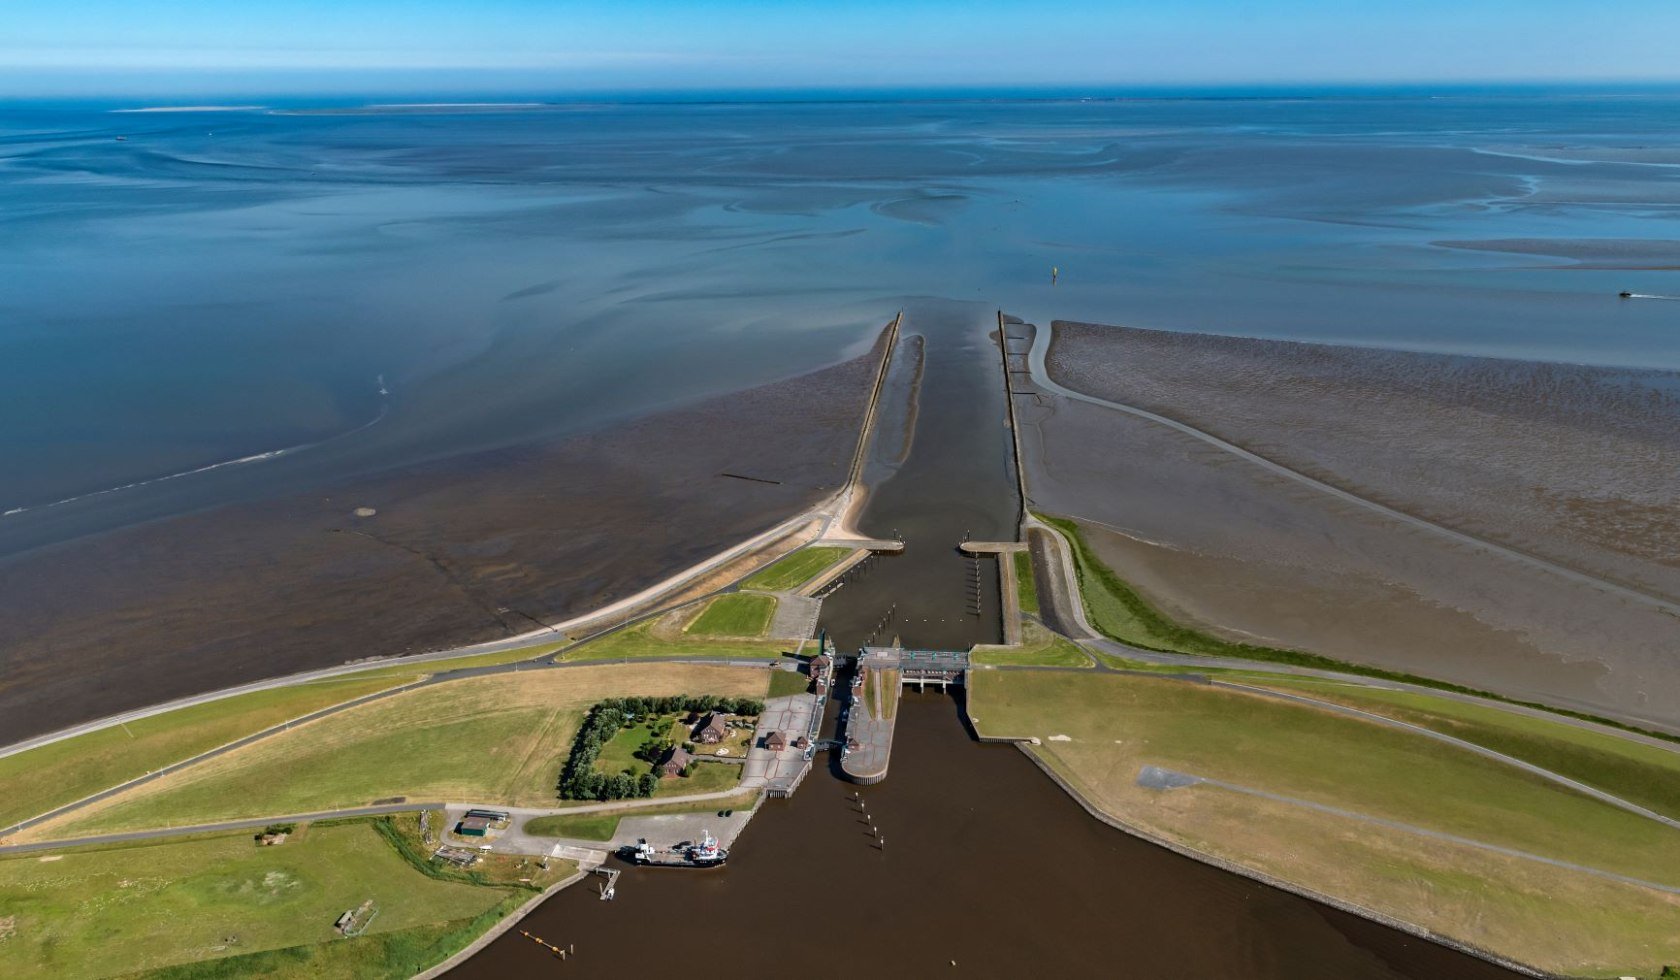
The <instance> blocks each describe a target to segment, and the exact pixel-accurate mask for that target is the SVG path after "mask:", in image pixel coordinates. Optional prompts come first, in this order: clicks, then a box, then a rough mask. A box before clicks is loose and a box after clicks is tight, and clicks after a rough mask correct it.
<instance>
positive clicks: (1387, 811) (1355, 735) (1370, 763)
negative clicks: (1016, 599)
mask: <svg viewBox="0 0 1680 980" xmlns="http://www.w3.org/2000/svg"><path fill="white" fill-rule="evenodd" d="M974 684H975V691H974V692H972V693H971V697H972V698H973V700H974V701H975V702H976V706H975V708H974V713H975V714H976V715H978V716H980V717H982V718H984V719H985V724H984V729H985V731H986V733H987V734H1009V735H1015V734H1025V735H1036V736H1039V737H1041V738H1046V739H1047V738H1048V736H1050V735H1053V734H1066V735H1069V736H1071V737H1072V738H1073V741H1071V742H1050V741H1045V743H1044V746H1043V748H1044V751H1045V752H1046V753H1047V754H1049V755H1051V756H1054V757H1056V758H1058V759H1061V760H1063V761H1065V762H1066V763H1067V764H1069V765H1072V766H1074V767H1076V768H1079V769H1081V770H1082V771H1088V772H1100V773H1102V776H1101V779H1100V783H1101V784H1102V785H1103V786H1105V787H1107V788H1108V789H1110V790H1115V791H1118V790H1123V789H1126V788H1129V787H1130V786H1131V785H1132V782H1133V781H1134V780H1135V778H1136V776H1137V772H1138V769H1139V768H1140V767H1141V766H1142V765H1144V764H1153V765H1159V766H1163V767H1166V768H1168V769H1176V770H1181V771H1184V772H1189V773H1193V774H1195V775H1198V776H1207V777H1212V778H1216V779H1222V780H1226V781H1229V782H1233V783H1238V784H1241V785H1243V786H1249V787H1253V788H1256V789H1262V790H1267V791H1270V792H1275V793H1282V794H1285V795H1288V796H1292V797H1299V798H1303V799H1308V800H1313V801H1316V802H1320V803H1325V804H1329V805H1332V806H1338V807H1343V808H1346V809H1349V810H1354V811H1357V812H1359V813H1363V814H1369V815H1373V816H1382V817H1387V818H1389V819H1393V820H1399V821H1403V822H1405V823H1409V824H1414V825H1417V826H1420V827H1427V828H1431V829H1434V830H1440V831H1445V832H1447V833H1453V834H1459V835H1462V836H1465V837H1470V838H1473V839H1475V840H1479V841H1484V842H1487V843H1493V844H1500V845H1503V846H1506V847H1513V848H1518V849H1521V850H1525V851H1529V852H1532V853H1536V854H1542V855H1546V856H1548V857H1554V858H1559V859H1562V860H1566V861H1574V862H1579V863H1581V864H1585V865H1589V866H1592V867H1596V868H1602V869H1605V870H1610V871H1615V872H1619V873H1622V874H1627V875H1632V876H1634V877H1643V878H1648V879H1650V878H1654V879H1655V880H1659V881H1662V882H1663V883H1665V884H1674V885H1680V831H1675V830H1673V829H1671V828H1668V827H1664V826H1662V825H1660V824H1657V823H1655V822H1653V821H1650V820H1646V819H1643V818H1641V817H1637V816H1635V815H1633V814H1630V813H1626V812H1625V811H1622V810H1618V809H1616V808H1614V807H1611V806H1609V805H1607V804H1603V803H1599V802H1597V801H1595V800H1592V799H1589V798H1587V797H1584V796H1580V795H1578V794H1576V793H1573V792H1570V791H1567V790H1564V789H1562V788H1560V787H1557V786H1555V785H1553V784H1551V783H1548V782H1545V781H1543V780H1541V779H1539V778H1538V777H1534V776H1530V775H1528V774H1526V773H1523V772H1521V771H1519V770H1516V769H1513V768H1512V767H1510V766H1506V765H1504V764H1502V763H1499V762H1495V761H1493V760H1491V759H1484V758H1482V757H1480V756H1476V755H1473V754H1471V753H1468V752H1465V751H1464V750H1462V749H1456V748H1453V747H1452V746H1450V745H1444V744H1442V743H1439V742H1435V741H1432V740H1430V739H1427V738H1425V737H1423V736H1421V735H1416V734H1411V733H1407V732H1404V731H1400V730H1397V729H1391V728H1386V727H1384V726H1381V725H1377V724H1375V723H1370V722H1362V721H1359V720H1358V719H1354V718H1348V717H1346V716H1343V715H1337V714H1333V713H1330V712H1326V711H1318V710H1314V709H1311V708H1306V707H1299V706H1295V705H1290V704H1287V703H1284V702H1278V701H1272V700H1270V699H1267V698H1264V697H1262V696H1258V695H1246V694H1241V693H1238V692H1232V691H1226V690H1221V689H1217V688H1209V687H1207V686H1204V685H1199V684H1195V683H1189V682H1185V681H1174V680H1168V679H1165V678H1154V677H1135V676H1129V675H1116V674H1099V675H1095V676H1093V675H1088V674H1083V673H1053V672H1046V673H1025V672H1008V673H1005V672H1002V671H984V672H979V673H977V674H976V675H975V678H974ZM1116 739H1119V740H1120V742H1121V744H1118V745H1117V744H1115V740H1116Z"/></svg>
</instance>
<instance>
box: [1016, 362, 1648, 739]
mask: <svg viewBox="0 0 1680 980" xmlns="http://www.w3.org/2000/svg"><path fill="white" fill-rule="evenodd" d="M1054 351H1055V349H1054V348H1053V352H1054ZM1063 351H1064V352H1065V351H1066V348H1064V349H1063ZM1066 356H1067V355H1066V354H1065V353H1064V354H1063V357H1064V358H1066ZM1081 356H1082V358H1083V359H1084V360H1083V361H1082V363H1081V364H1080V366H1079V372H1080V373H1079V376H1080V377H1089V376H1090V375H1092V374H1094V373H1095V372H1097V371H1100V370H1102V368H1101V365H1099V364H1096V363H1095V358H1096V357H1099V356H1101V357H1106V356H1109V355H1108V352H1107V351H1105V350H1101V349H1100V348H1098V347H1097V345H1096V344H1092V345H1089V346H1086V347H1083V348H1081ZM1124 363H1125V364H1126V366H1127V367H1131V366H1132V365H1133V364H1134V362H1133V361H1132V360H1131V359H1130V358H1129V357H1128V358H1127V359H1126V360H1125V361H1124ZM1064 366H1065V364H1064ZM1180 372H1181V373H1182V374H1189V373H1190V370H1189V369H1188V368H1181V369H1180ZM1055 373H1056V376H1057V377H1058V379H1061V378H1066V377H1068V374H1069V373H1072V372H1066V371H1064V370H1062V368H1060V367H1058V368H1057V369H1056V371H1055ZM1069 380H1071V379H1069ZM1064 383H1065V382H1064ZM1017 387H1022V386H1021V385H1017ZM1192 390H1193V391H1194V392H1195V394H1196V395H1197V396H1198V397H1199V400H1198V402H1197V409H1198V411H1199V412H1200V413H1201V414H1203V415H1207V414H1210V413H1211V412H1212V408H1211V407H1209V405H1208V399H1209V398H1211V397H1212V395H1211V394H1210V393H1211V392H1212V391H1214V390H1215V386H1214V385H1213V384H1212V383H1211V382H1208V381H1206V380H1204V381H1202V382H1201V383H1200V384H1199V385H1198V386H1196V387H1194V388H1193V389H1192ZM1104 397H1107V393H1106V392H1105V393H1104ZM1291 397H1292V398H1296V399H1300V400H1303V401H1304V400H1305V399H1307V398H1308V397H1309V395H1308V394H1307V393H1304V392H1293V393H1292V394H1291ZM1017 409H1018V411H1019V413H1020V416H1021V421H1022V430H1023V431H1022V436H1023V440H1024V450H1025V454H1026V456H1027V462H1028V467H1029V469H1028V489H1029V493H1030V494H1031V497H1032V501H1033V506H1034V507H1035V508H1036V509H1038V510H1040V511H1044V512H1048V513H1052V514H1064V515H1071V516H1076V517H1081V518H1085V519H1087V520H1088V521H1090V522H1100V523H1090V524H1088V525H1087V526H1088V527H1089V528H1090V537H1091V541H1092V543H1093V546H1094V547H1095V548H1096V549H1097V551H1098V552H1099V554H1101V555H1102V556H1103V558H1104V559H1105V560H1106V561H1108V562H1110V563H1111V564H1112V565H1113V566H1114V567H1115V568H1116V569H1118V570H1119V571H1120V572H1121V573H1122V574H1123V575H1124V576H1125V577H1126V578H1128V579H1129V580H1130V581H1132V582H1133V583H1134V584H1135V585H1137V586H1138V587H1139V588H1140V590H1142V591H1143V592H1144V593H1145V594H1146V595H1147V596H1149V597H1150V598H1151V599H1152V600H1153V601H1155V602H1156V603H1158V604H1160V605H1161V606H1163V607H1164V608H1165V609H1166V610H1168V611H1169V612H1170V613H1172V614H1173V615H1175V616H1178V617H1180V618H1183V619H1186V620H1189V621H1192V622H1196V623H1198V624H1200V625H1202V626H1204V627H1208V628H1211V629H1214V630H1216V631H1218V632H1220V633H1223V634H1225V635H1227V636H1231V637H1233V638H1237V639H1243V640H1249V641H1257V642H1263V643H1268V644H1275V645H1280V646H1289V647H1295V648H1299V649H1304V650H1311V651H1314V652H1319V653H1324V654H1327V655H1330V656H1334V657H1338V658H1341V659H1346V660H1351V661H1357V662H1362V663H1370V664H1376V665H1380V666H1385V667H1392V668H1396V669H1401V670H1408V671H1413V672H1417V673H1422V674H1427V675H1430V676H1435V677H1440V678H1443V679H1447V680H1452V681H1457V682H1460V683H1464V684H1469V685H1473V686H1477V687H1483V688H1488V689H1492V690H1496V691H1500V692H1502V693H1506V694H1510V695H1514V696H1518V697H1523V698H1530V699H1537V700H1544V701H1549V702H1552V703H1556V704H1562V705H1567V706H1571V707H1576V708H1580V709H1584V710H1590V711H1594V712H1599V713H1603V714H1610V715H1616V716H1620V717H1625V718H1631V719H1635V720H1639V721H1642V722H1644V723H1647V724H1661V725H1665V726H1668V727H1677V728H1680V699H1675V698H1673V697H1672V696H1671V692H1672V691H1674V690H1675V684H1676V683H1677V682H1680V657H1677V655H1676V649H1677V641H1680V630H1677V625H1680V624H1677V622H1676V620H1675V619H1674V618H1673V617H1672V616H1671V615H1669V614H1667V613H1665V612H1662V611H1660V610H1658V609H1654V608H1652V607H1651V606H1649V605H1642V604H1640V603H1638V602H1636V601H1634V600H1631V599H1628V598H1625V597H1620V596H1616V595H1613V594H1610V593H1607V592H1604V591H1602V590H1599V589H1595V588H1592V587H1590V586H1586V585H1582V584H1580V583H1577V582H1573V581H1570V580H1568V579H1565V578H1562V577H1560V576H1558V575H1556V574H1554V573H1551V572H1548V571H1547V570H1545V569H1544V568H1537V567H1534V566H1532V565H1528V564H1524V563H1521V562H1517V561H1513V560H1511V559H1508V558H1502V557H1500V556H1498V555H1497V554H1493V553H1490V552H1488V551H1486V550H1483V549H1479V548H1475V547H1472V546H1469V545H1465V544H1462V543H1458V542H1454V541H1452V540H1449V539H1446V538H1443V537H1442V536H1440V535H1437V534H1434V533H1431V532H1429V531H1425V530H1421V529H1418V528H1415V527H1411V526H1408V525H1406V524H1402V523H1400V522H1398V521H1395V520H1393V519H1389V518H1385V517H1383V516H1382V515H1380V514H1376V513H1373V512H1371V511H1368V510H1365V509H1363V508H1360V507H1357V506H1354V505H1352V504H1348V503H1346V502H1343V501H1340V500H1337V499H1336V498H1334V497H1331V496H1329V495H1328V494H1325V493H1323V492H1320V491H1315V490H1313V489H1311V488H1310V487H1306V486H1303V485H1301V484H1299V483H1296V482H1294V481H1291V480H1287V479H1285V478H1283V477H1280V476H1277V475H1275V474H1272V473H1269V472H1267V471H1265V470H1263V469H1261V468H1260V467H1259V466H1257V465H1255V464H1252V463H1249V462H1246V461H1244V460H1242V459H1240V458H1238V457H1236V456H1233V455H1231V454H1230V453H1227V452H1223V451H1221V450H1219V449H1217V448H1215V447H1212V446H1209V445H1207V444H1206V443H1202V442H1200V441H1198V440H1195V439H1193V438H1191V437H1189V436H1186V435H1184V434H1182V433H1179V432H1176V431H1174V430H1172V429H1169V428H1167V427H1165V426H1163V425H1160V424H1158V423H1153V422H1149V421H1147V420H1144V419H1139V418H1136V417H1133V416H1128V415H1125V414H1122V413H1119V412H1115V411H1112V410H1108V409H1104V408H1102V407H1100V406H1094V405H1089V404H1085V403H1080V402H1073V401H1069V400H1065V399H1062V398H1059V397H1056V396H1053V395H1048V394H1044V393H1039V394H1036V395H1030V396H1025V397H1020V398H1018V399H1017ZM1387 410H1392V409H1391V408H1390V409H1387ZM1352 411H1353V407H1352V406H1348V405H1341V406H1339V408H1336V409H1333V410H1330V411H1327V413H1326V417H1330V418H1335V419H1336V420H1337V421H1338V422H1341V421H1342V418H1343V416H1345V415H1346V414H1348V413H1350V412H1352ZM1338 412H1339V413H1340V414H1338ZM1388 421H1389V422H1390V423H1391V424H1392V422H1393V420H1388ZM1373 424H1374V423H1373ZM1319 428H1320V429H1322V428H1324V427H1322V426H1320V427H1319ZM1317 434H1318V432H1317V431H1316V430H1315V432H1313V433H1311V434H1309V435H1317ZM1291 445H1293V444H1291ZM1263 448H1264V450H1265V451H1266V453H1267V454H1268V455H1273V456H1277V455H1279V454H1280V451H1281V450H1282V449H1284V448H1287V447H1284V446H1283V445H1281V443H1267V444H1265V446H1264V447H1263ZM1381 448H1382V447H1380V446H1378V447H1372V448H1371V455H1372V456H1378V455H1380V454H1379V450H1380V449H1381ZM1455 451H1457V452H1465V451H1466V450H1463V449H1462V448H1459V449H1456V450H1455ZM1428 461H1429V458H1428V457H1425V458H1424V459H1421V460H1418V461H1417V462H1418V465H1419V468H1420V469H1422V468H1424V464H1426V463H1427V462H1428ZM1508 465H1511V466H1515V465H1517V461H1516V460H1515V459H1512V460H1511V461H1510V462H1509V463H1508ZM1557 469H1558V470H1559V471H1560V472H1561V473H1563V474H1564V475H1567V470H1565V469H1563V468H1562V467H1558V468H1557ZM1550 471H1551V469H1550V468H1543V472H1550ZM1485 510H1486V511H1488V512H1491V508H1486V509H1485ZM1429 516H1431V517H1432V518H1434V519H1441V518H1442V516H1443V515H1442V514H1441V513H1439V512H1433V513H1431V514H1430V515H1429ZM1105 525H1106V526H1105ZM1631 561H1632V560H1631V559H1630V563H1631ZM1665 692H1667V693H1665Z"/></svg>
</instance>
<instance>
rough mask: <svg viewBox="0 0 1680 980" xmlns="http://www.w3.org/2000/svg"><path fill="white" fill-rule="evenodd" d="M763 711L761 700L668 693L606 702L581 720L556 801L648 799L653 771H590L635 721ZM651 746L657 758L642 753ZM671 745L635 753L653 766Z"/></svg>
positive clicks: (655, 784)
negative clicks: (649, 717) (674, 715)
mask: <svg viewBox="0 0 1680 980" xmlns="http://www.w3.org/2000/svg"><path fill="white" fill-rule="evenodd" d="M763 710H764V702H763V701H760V700H758V699H756V698H745V697H742V698H731V697H720V696H718V695H716V694H702V695H673V696H669V697H662V698H658V697H634V698H609V699H608V700H606V701H601V702H599V703H597V704H596V705H595V706H594V707H592V708H590V709H589V715H588V717H586V718H585V719H584V721H583V728H582V729H581V730H580V731H579V732H578V735H577V740H576V741H574V742H573V743H572V751H571V754H570V755H569V756H567V758H566V765H565V768H563V769H562V770H561V771H560V786H559V789H560V798H561V799H563V800H630V799H645V798H646V797H649V796H652V795H653V791H654V789H656V788H657V787H658V786H659V777H658V776H656V775H654V774H653V773H652V772H644V773H642V774H641V775H639V776H638V775H635V774H633V773H628V772H619V773H606V772H601V771H599V770H598V769H596V768H595V760H596V759H599V758H600V756H601V749H602V747H603V746H605V745H606V744H607V743H608V742H610V741H612V738H613V736H614V735H617V734H618V733H619V731H620V730H622V729H625V728H628V727H630V726H631V725H632V724H634V722H635V719H637V718H640V717H643V716H645V715H658V714H672V713H675V712H679V711H723V712H728V713H730V714H737V715H756V714H759V713H760V712H762V711H763ZM655 745H657V747H658V752H659V756H655V757H654V758H651V759H647V758H646V756H645V753H646V752H648V751H649V750H650V749H651V748H653V747H654V746H655ZM669 748H670V742H669V741H667V740H664V739H659V740H655V741H654V742H650V743H649V744H648V745H646V746H643V752H641V753H638V755H639V756H641V757H643V758H644V759H645V760H646V761H648V762H650V763H654V764H657V763H658V761H659V758H660V757H662V756H663V755H664V753H665V751H666V750H667V749H669Z"/></svg>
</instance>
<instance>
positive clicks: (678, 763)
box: [654, 745, 694, 778]
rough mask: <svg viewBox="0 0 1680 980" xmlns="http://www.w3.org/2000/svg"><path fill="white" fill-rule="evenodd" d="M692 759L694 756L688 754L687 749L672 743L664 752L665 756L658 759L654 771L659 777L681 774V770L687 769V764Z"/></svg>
mask: <svg viewBox="0 0 1680 980" xmlns="http://www.w3.org/2000/svg"><path fill="white" fill-rule="evenodd" d="M693 761H694V756H692V755H689V754H688V750H687V749H685V748H683V747H682V746H680V745H673V746H671V748H670V750H669V751H667V752H666V753H665V758H663V759H660V760H659V765H658V766H657V767H656V768H655V770H654V771H655V772H657V773H659V775H660V778H664V777H666V776H681V775H682V771H683V770H684V769H687V768H688V764H689V763H690V762H693Z"/></svg>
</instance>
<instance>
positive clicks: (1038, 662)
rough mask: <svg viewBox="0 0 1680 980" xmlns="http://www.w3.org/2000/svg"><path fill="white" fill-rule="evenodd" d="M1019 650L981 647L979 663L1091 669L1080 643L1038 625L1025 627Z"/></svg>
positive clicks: (975, 657)
mask: <svg viewBox="0 0 1680 980" xmlns="http://www.w3.org/2000/svg"><path fill="white" fill-rule="evenodd" d="M1021 640H1022V643H1021V645H1020V646H1019V647H1005V646H979V647H975V648H974V654H973V660H974V662H975V663H977V664H1023V665H1027V666H1032V667H1090V666H1093V665H1092V662H1091V658H1090V656H1088V655H1087V654H1086V653H1085V651H1084V650H1083V649H1082V648H1080V646H1079V645H1078V644H1077V643H1074V642H1073V641H1072V640H1069V639H1067V638H1066V637H1063V636H1059V635H1057V634H1055V633H1052V632H1051V631H1050V630H1048V629H1045V628H1044V627H1043V626H1040V625H1039V624H1038V623H1032V622H1024V623H1022V624H1021Z"/></svg>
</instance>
